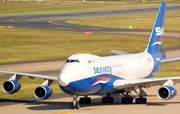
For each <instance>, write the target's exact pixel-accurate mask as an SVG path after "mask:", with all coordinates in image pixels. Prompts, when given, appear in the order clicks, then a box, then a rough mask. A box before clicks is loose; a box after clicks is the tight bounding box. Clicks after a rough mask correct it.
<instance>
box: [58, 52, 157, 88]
mask: <svg viewBox="0 0 180 114" xmlns="http://www.w3.org/2000/svg"><path fill="white" fill-rule="evenodd" d="M153 67H154V61H153V58H152V56H151V55H150V54H149V53H138V54H124V55H114V56H105V57H99V56H96V55H92V54H74V55H72V56H70V57H69V58H68V59H67V61H66V63H65V64H64V66H63V68H62V69H61V71H60V73H59V76H58V81H59V84H60V85H61V86H67V85H68V84H69V83H71V82H74V81H78V80H83V79H86V78H90V77H95V76H97V75H103V74H111V75H114V76H117V77H120V78H122V79H125V80H126V79H140V78H145V77H147V76H148V75H149V74H150V73H151V72H152V70H153Z"/></svg>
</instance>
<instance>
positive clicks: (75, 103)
mask: <svg viewBox="0 0 180 114" xmlns="http://www.w3.org/2000/svg"><path fill="white" fill-rule="evenodd" d="M79 107H80V105H79V101H78V95H76V94H75V95H73V102H72V104H71V109H75V108H76V109H79Z"/></svg>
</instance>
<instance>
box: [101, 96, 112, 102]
mask: <svg viewBox="0 0 180 114" xmlns="http://www.w3.org/2000/svg"><path fill="white" fill-rule="evenodd" d="M102 103H114V98H113V97H103V98H102Z"/></svg>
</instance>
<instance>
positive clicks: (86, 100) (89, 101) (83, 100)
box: [79, 95, 91, 104]
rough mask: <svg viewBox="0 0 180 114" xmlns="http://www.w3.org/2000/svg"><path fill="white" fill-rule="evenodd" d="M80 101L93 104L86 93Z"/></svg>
mask: <svg viewBox="0 0 180 114" xmlns="http://www.w3.org/2000/svg"><path fill="white" fill-rule="evenodd" d="M79 103H80V104H91V98H90V97H87V95H85V96H84V97H82V98H80V100H79Z"/></svg>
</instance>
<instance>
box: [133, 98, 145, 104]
mask: <svg viewBox="0 0 180 114" xmlns="http://www.w3.org/2000/svg"><path fill="white" fill-rule="evenodd" d="M135 103H136V104H146V103H147V99H146V98H136V100H135Z"/></svg>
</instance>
